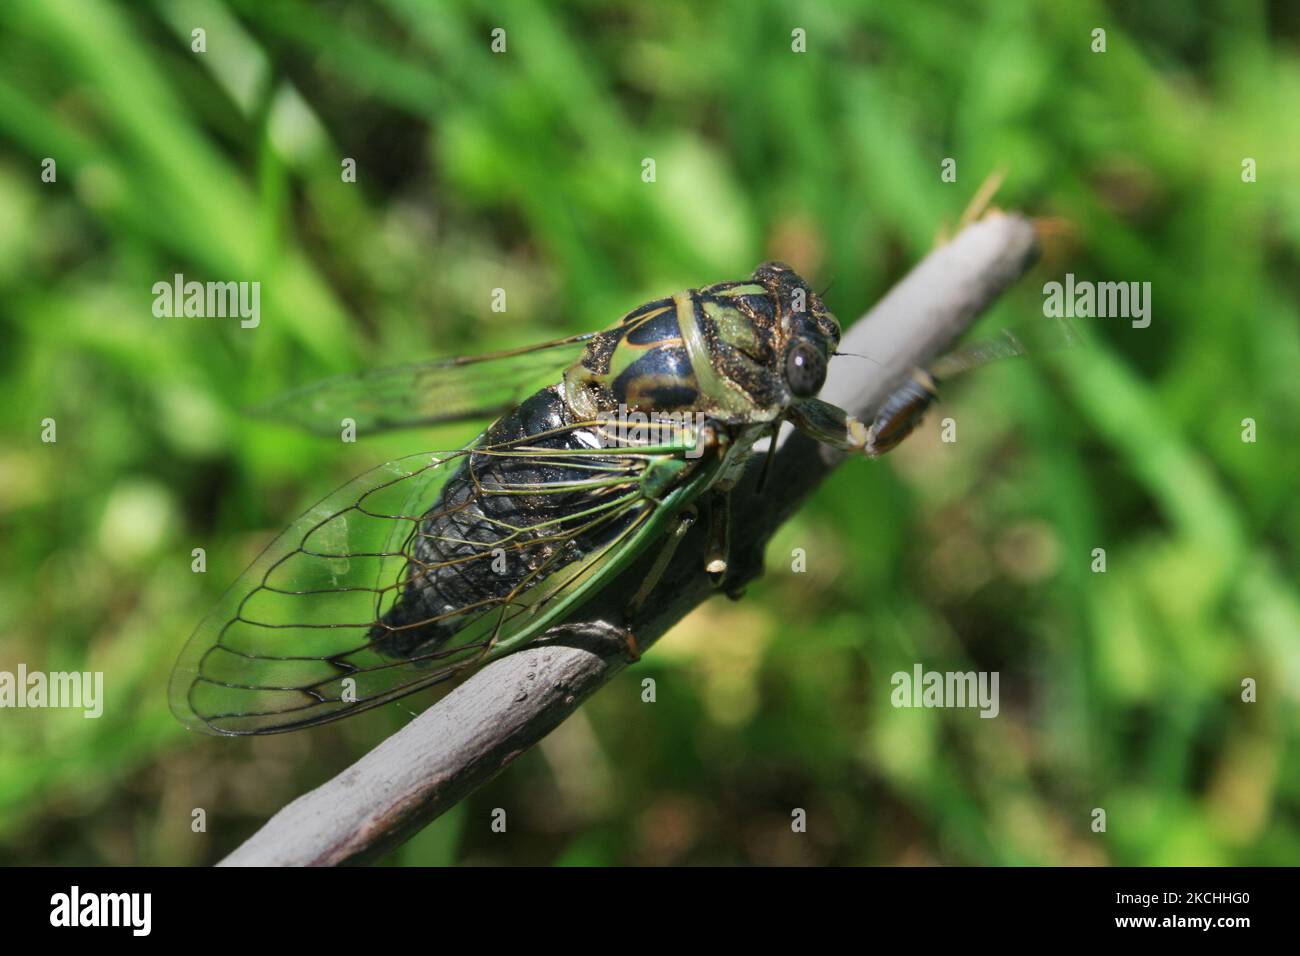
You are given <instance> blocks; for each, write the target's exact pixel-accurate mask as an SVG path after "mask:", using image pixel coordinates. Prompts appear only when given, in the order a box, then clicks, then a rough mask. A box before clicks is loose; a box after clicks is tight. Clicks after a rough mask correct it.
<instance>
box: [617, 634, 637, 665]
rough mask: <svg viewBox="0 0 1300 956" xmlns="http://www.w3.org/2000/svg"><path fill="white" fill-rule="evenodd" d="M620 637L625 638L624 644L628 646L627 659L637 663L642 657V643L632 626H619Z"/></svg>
mask: <svg viewBox="0 0 1300 956" xmlns="http://www.w3.org/2000/svg"><path fill="white" fill-rule="evenodd" d="M619 631H620V632H621V633H620V635H619V636H620V637H621V638H622V639H623V646H624V647H625V648H627V659H628V662H629V663H632V664H635V663H636V662H637V661H639V660H640V659H641V645H640V644H638V643H637V642H636V634H635V633H633V631H632V629H631V628H630V627H623V628H619Z"/></svg>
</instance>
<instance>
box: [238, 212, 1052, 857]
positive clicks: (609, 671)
mask: <svg viewBox="0 0 1300 956" xmlns="http://www.w3.org/2000/svg"><path fill="white" fill-rule="evenodd" d="M1037 248H1038V247H1037V241H1036V236H1035V231H1034V228H1033V225H1032V224H1031V223H1030V222H1029V220H1027V219H1025V218H1024V217H1021V216H1018V215H1004V214H1000V213H995V214H992V215H989V216H987V217H985V218H984V219H982V220H981V221H979V222H977V223H974V224H973V225H970V226H968V227H967V228H966V229H964V230H962V231H961V232H960V233H959V234H958V235H957V236H956V237H955V238H954V239H953V240H952V241H951V242H949V243H948V244H947V245H944V246H941V247H939V248H937V249H935V250H933V251H932V252H931V253H930V254H929V255H927V256H926V257H925V259H924V260H922V261H921V263H920V264H919V265H917V266H916V268H914V269H913V270H912V271H911V272H910V273H908V275H907V276H906V277H904V279H903V280H902V281H901V282H899V283H898V285H896V286H895V287H894V288H893V289H892V290H891V291H890V292H889V294H888V295H886V296H885V297H884V298H883V299H882V300H881V301H880V302H879V304H877V305H876V307H875V308H873V309H872V310H871V311H870V312H869V313H868V314H867V315H866V316H865V317H864V318H863V319H861V320H860V321H858V322H857V323H856V324H854V325H853V326H852V327H851V328H850V329H849V330H848V332H847V333H846V335H845V338H844V341H843V342H842V343H841V345H840V350H841V351H843V352H852V353H856V354H858V355H865V356H869V357H870V359H871V361H870V362H865V363H864V362H862V361H860V360H859V361H848V360H843V359H842V360H840V361H838V362H832V363H831V369H830V375H829V377H828V379H827V382H826V386H825V388H824V389H823V390H822V393H821V396H822V398H824V399H825V400H826V401H828V402H832V403H834V404H836V405H839V406H840V407H842V408H845V409H847V410H848V411H850V412H852V413H854V414H856V415H858V416H859V417H860V418H863V419H864V420H866V421H870V419H871V416H872V413H873V412H874V411H875V410H876V409H877V408H878V407H879V405H880V403H881V402H882V401H883V400H884V398H885V397H886V396H887V395H888V394H889V393H890V392H891V391H892V390H893V389H894V388H895V387H896V386H897V385H898V384H899V383H900V382H901V381H902V380H903V379H905V378H906V377H907V376H908V375H909V374H910V373H911V371H912V369H913V368H915V367H916V366H924V365H926V364H927V363H928V362H930V361H931V360H933V359H934V358H935V357H936V356H938V355H939V354H941V353H942V352H943V351H944V350H945V349H947V348H948V346H949V345H950V344H951V343H952V342H953V340H955V339H956V338H957V337H958V336H959V335H961V334H962V332H964V331H965V330H966V329H967V327H968V326H970V324H971V323H972V322H973V321H974V320H975V318H976V317H977V316H979V315H980V313H982V312H983V311H984V310H985V309H986V308H987V307H988V306H989V305H990V304H991V303H992V302H993V301H994V300H995V299H996V298H997V297H998V296H999V295H1001V294H1002V292H1003V291H1005V290H1006V289H1007V288H1008V287H1009V286H1010V285H1011V284H1012V283H1014V282H1015V281H1016V280H1017V279H1018V278H1019V277H1020V276H1021V275H1022V274H1023V273H1024V272H1025V271H1026V270H1027V269H1028V268H1029V266H1030V265H1031V264H1032V263H1033V261H1034V259H1035V257H1036V255H1037ZM783 438H784V440H783V441H781V442H780V443H779V445H778V448H777V450H776V452H775V456H776V457H775V459H774V460H773V462H772V471H771V475H770V477H769V486H768V488H767V489H766V492H765V493H764V495H763V496H762V497H761V498H760V497H758V496H757V495H756V494H755V482H756V477H757V473H758V470H759V468H760V467H761V465H762V461H761V459H762V458H763V457H764V456H763V455H761V454H760V455H755V458H754V460H753V461H752V462H751V467H750V468H749V469H748V470H747V472H746V475H745V477H744V478H743V479H742V481H741V483H740V484H739V485H738V486H737V488H736V490H735V491H734V492H733V498H732V509H733V514H735V515H738V516H744V520H737V521H734V522H733V528H732V554H731V567H730V568H729V571H728V576H727V580H726V586H725V587H726V590H728V591H733V592H734V591H735V590H737V589H739V588H741V587H743V586H744V585H745V583H746V582H748V581H750V580H752V579H753V578H755V577H757V576H758V575H759V574H760V573H761V572H762V557H763V551H764V547H765V545H766V543H767V541H768V540H769V539H770V538H771V536H772V534H773V533H774V532H775V531H776V529H777V528H779V527H780V525H781V524H782V523H783V522H784V521H785V520H786V519H787V518H788V517H789V516H790V515H791V514H792V513H793V512H794V511H796V510H797V509H798V508H799V506H800V505H801V504H802V502H803V501H804V499H805V498H807V497H808V495H809V494H810V493H811V492H812V491H813V489H814V488H816V487H817V485H818V484H820V483H821V481H822V479H823V478H825V476H826V475H827V474H828V473H829V472H830V470H831V469H832V468H834V467H835V466H836V464H838V463H839V460H840V459H841V458H842V457H843V456H842V455H839V454H838V453H835V452H833V451H831V450H829V449H827V448H826V447H824V446H821V445H818V444H816V443H815V442H812V441H811V440H809V439H808V438H806V437H805V436H803V435H802V434H799V433H793V434H786V435H785V436H783ZM863 467H867V466H866V465H863ZM702 530H703V529H702V528H701V527H699V526H698V525H697V526H696V527H695V528H694V529H693V530H692V531H691V533H690V535H689V536H688V537H687V538H686V539H685V540H684V541H683V543H682V546H681V547H680V548H679V549H678V551H677V553H676V555H675V556H674V559H673V562H672V563H671V564H670V565H669V567H668V570H667V572H666V573H665V574H664V577H663V579H662V581H661V582H660V584H659V586H658V588H657V589H656V591H655V593H654V594H653V595H652V596H651V599H650V600H648V601H647V602H646V603H645V605H644V607H643V609H642V611H641V613H640V614H639V616H638V619H637V620H635V621H634V622H633V629H634V631H635V633H636V637H637V642H638V644H639V645H640V647H641V649H642V650H643V651H644V650H645V649H646V648H648V647H649V646H650V645H651V644H653V643H654V641H655V640H656V639H657V638H658V637H659V636H660V635H661V634H663V633H664V632H665V631H666V630H668V628H670V627H671V626H672V625H673V624H675V623H676V622H678V621H679V620H681V619H682V618H683V617H684V616H685V615H686V614H687V613H689V612H690V610H691V609H692V608H694V607H695V606H696V605H698V604H700V603H701V602H702V601H704V600H705V599H706V598H708V597H709V596H711V595H713V594H716V593H718V591H717V589H715V588H714V587H713V586H712V585H711V583H710V582H709V580H708V578H707V576H706V575H705V574H703V573H702V568H703V554H704V543H703V534H702ZM651 550H653V549H651ZM652 559H653V554H651V555H648V556H647V557H646V558H645V559H644V560H643V561H642V562H640V563H639V565H638V566H635V567H632V568H630V569H629V570H628V571H627V572H626V574H625V575H624V577H623V579H621V580H620V581H617V582H615V583H614V585H613V586H612V587H610V588H607V589H606V590H605V592H604V593H603V594H602V595H600V596H598V597H596V598H594V599H593V600H592V601H591V602H590V603H588V604H587V605H585V606H584V607H583V608H582V609H581V610H580V611H578V613H577V615H576V617H575V619H573V620H571V621H569V622H568V623H567V624H564V625H562V626H560V627H557V628H553V629H552V630H551V631H549V632H548V633H547V635H546V638H545V640H544V641H543V642H542V643H540V644H539V645H537V646H533V647H529V648H528V649H526V650H523V651H519V652H518V653H515V654H511V655H509V656H508V657H505V658H502V659H501V660H499V661H497V662H495V663H493V664H491V665H489V666H488V667H486V668H484V669H483V670H482V671H480V672H479V673H477V674H475V675H474V676H473V677H471V678H470V679H469V680H467V681H466V682H465V683H464V684H462V685H461V686H459V687H457V688H456V689H455V690H453V691H452V692H451V693H450V694H448V695H447V696H446V697H444V698H443V699H442V700H440V701H439V702H438V703H436V704H435V705H434V706H432V707H430V708H429V709H428V710H426V711H425V712H424V713H423V714H421V715H420V716H419V717H417V718H416V719H415V720H413V721H412V722H411V723H410V724H408V725H407V726H406V727H404V728H402V730H400V731H398V732H397V733H396V734H394V735H393V736H391V737H389V738H388V739H387V740H385V741H384V742H383V743H381V744H380V745H379V746H378V747H376V748H375V749H374V750H372V751H371V752H370V753H368V754H366V755H365V756H364V757H362V758H361V759H360V760H359V761H357V762H356V763H355V764H354V765H353V766H352V767H350V768H349V769H348V770H346V771H344V772H343V773H342V774H340V775H338V776H337V777H335V778H334V779H332V780H330V781H328V782H326V783H324V784H322V785H321V786H319V787H317V788H316V789H315V790H312V791H311V792H310V793H307V794H305V795H303V796H302V797H299V798H298V799H297V800H294V801H293V802H292V803H290V804H288V805H287V806H286V807H284V808H283V809H282V810H280V812H279V813H277V814H276V815H275V816H274V817H272V818H271V819H270V820H269V821H268V822H267V823H266V825H265V826H263V827H262V828H261V829H260V830H259V831H258V832H257V833H255V834H254V835H253V836H252V837H251V838H249V840H248V841H247V842H245V843H244V844H243V845H242V846H240V847H239V848H238V849H237V850H235V851H234V852H233V853H231V854H230V856H228V857H227V858H226V859H225V860H223V861H222V863H221V865H223V866H241V865H244V866H331V865H339V864H348V863H359V862H365V861H366V860H370V859H373V858H374V857H376V856H378V855H380V854H382V853H384V852H386V851H388V850H391V849H392V848H393V847H396V846H398V845H400V844H401V843H402V842H404V841H405V840H406V839H408V838H409V837H411V836H412V835H413V834H415V833H416V832H418V831H419V830H420V829H421V828H423V827H424V826H426V825H427V824H429V823H430V822H431V821H432V820H434V819H436V818H437V817H438V816H439V815H441V814H442V813H444V812H446V811H447V810H448V809H450V808H451V807H452V806H454V805H455V804H456V803H457V802H459V801H460V800H462V799H464V798H465V797H466V796H467V795H469V794H470V793H472V792H473V791H474V790H475V789H477V788H478V787H480V786H482V785H483V784H484V783H486V782H487V781H489V780H491V779H492V778H493V777H494V776H496V775H497V774H498V773H500V772H501V770H502V769H504V768H505V767H506V766H507V765H509V764H510V762H511V761H513V760H514V759H515V758H516V757H517V756H519V755H520V754H521V753H523V752H524V751H525V750H527V749H528V748H529V747H531V746H532V745H533V744H535V743H537V742H538V741H539V740H541V739H542V738H543V737H544V736H546V734H548V733H549V732H550V731H551V730H553V729H554V728H555V727H556V726H558V725H559V724H560V722H561V721H563V720H564V719H565V718H566V717H568V716H569V715H570V714H571V713H573V711H574V710H576V709H577V708H578V707H580V706H581V705H582V702H583V701H584V700H586V698H587V697H588V696H589V695H590V694H592V693H593V692H594V691H596V690H597V689H598V688H599V687H601V686H602V685H603V684H605V683H606V682H607V681H609V680H610V679H611V678H612V677H613V676H614V675H615V674H617V673H618V672H619V671H621V670H622V669H623V668H624V667H626V666H627V665H628V660H627V656H626V650H625V648H624V645H623V643H622V642H621V641H620V640H618V639H617V638H616V636H615V633H616V628H615V625H616V624H621V623H622V620H623V613H624V608H625V604H626V600H627V599H626V595H628V594H630V593H632V592H633V591H634V590H635V588H636V583H638V582H639V581H640V580H642V578H643V577H644V575H645V572H646V567H647V565H648V562H649V561H650V560H652Z"/></svg>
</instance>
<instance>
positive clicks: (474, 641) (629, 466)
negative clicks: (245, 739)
mask: <svg viewBox="0 0 1300 956" xmlns="http://www.w3.org/2000/svg"><path fill="white" fill-rule="evenodd" d="M575 427H576V426H575ZM551 437H554V436H551ZM690 447H692V446H691V445H689V444H684V445H683V446H682V448H680V449H675V450H674V449H665V448H663V447H661V446H660V447H654V448H642V449H637V450H626V451H624V450H619V449H608V448H601V447H589V448H581V449H578V448H567V449H563V450H556V449H554V448H547V447H525V446H523V445H521V444H519V443H517V442H516V443H515V444H513V445H510V446H483V445H480V446H474V447H471V448H467V449H462V450H459V451H455V452H449V453H433V454H424V455H415V456H411V457H407V458H401V459H397V460H395V461H392V462H389V463H388V464H386V465H383V466H381V467H379V468H377V469H375V470H374V471H372V472H369V473H367V474H365V475H362V476H361V477H360V478H358V479H356V480H354V481H352V482H350V483H349V484H347V485H345V486H344V487H342V488H340V489H339V490H338V491H337V492H335V493H334V494H332V495H330V496H329V497H328V498H326V499H325V500H324V501H322V502H321V503H320V504H318V505H317V506H316V507H314V508H312V509H311V510H310V511H308V512H307V513H306V514H304V515H303V516H302V517H301V518H299V519H298V520H297V521H296V522H295V523H294V524H293V525H292V526H291V527H290V528H289V529H288V530H286V531H285V532H284V533H283V534H281V535H280V536H279V537H278V538H277V539H276V540H275V541H274V542H273V543H272V544H271V545H270V546H269V547H268V548H267V550H266V551H265V552H264V553H263V554H262V556H261V557H259V558H258V559H257V561H255V562H254V563H253V565H252V566H251V567H250V568H249V569H248V570H247V571H246V572H245V573H244V574H243V576H241V577H240V578H239V580H238V581H236V583H235V584H234V585H233V586H232V587H231V589H230V590H229V591H228V592H227V593H226V595H225V596H224V597H223V598H222V600H221V601H220V603H219V604H218V605H217V607H216V608H215V609H214V610H213V611H212V612H211V614H209V615H208V617H207V618H206V619H205V620H204V621H203V622H202V623H201V624H200V625H199V627H198V629H197V630H196V631H195V633H194V635H193V636H192V637H191V638H190V641H189V643H188V644H187V645H186V648H185V651H184V652H183V654H182V656H181V659H180V660H179V661H178V663H177V665H176V669H175V671H174V673H173V675H172V680H171V688H170V698H171V705H172V710H173V711H174V712H175V713H176V715H177V716H178V717H179V718H180V719H181V721H182V722H183V723H185V724H186V725H187V726H189V727H190V728H192V729H195V730H199V731H203V732H207V733H217V734H233V735H242V734H258V733H274V732H278V731H284V730H293V729H295V728H298V727H305V726H310V725H314V724H319V723H324V722H326V721H329V720H333V719H336V718H338V717H343V716H346V715H348V714H351V713H355V712H357V711H360V710H364V709H367V708H370V707H375V706H377V705H379V704H383V703H385V702H387V701H391V700H394V699H396V698H398V697H400V696H402V695H404V694H408V693H411V692H413V691H416V690H419V689H421V688H423V687H427V686H429V685H432V684H436V683H438V682H440V681H445V680H447V679H448V678H450V677H453V676H455V675H457V674H459V673H462V672H465V671H467V670H468V669H470V668H472V667H474V666H475V665H477V664H480V663H482V662H484V661H485V660H487V659H488V658H489V657H492V656H496V655H497V654H499V653H501V652H503V651H507V650H510V649H514V648H515V647H517V646H519V645H520V644H521V643H526V642H527V641H528V640H531V639H532V637H533V636H535V635H536V634H539V633H541V631H542V630H544V629H545V628H546V627H549V626H550V624H551V623H554V622H557V621H558V620H560V619H561V618H562V616H563V615H564V614H566V613H567V612H568V611H569V610H571V608H572V606H574V604H575V602H576V601H578V600H580V599H582V598H584V597H585V596H587V595H589V593H591V592H593V591H594V590H595V588H596V587H597V586H599V585H600V584H601V583H602V582H603V581H604V580H606V579H607V577H608V575H610V574H612V573H615V572H616V571H617V570H618V569H619V568H620V567H622V566H624V565H625V564H626V562H627V561H628V560H630V559H631V557H632V556H634V555H635V554H636V553H637V552H638V551H639V550H640V548H641V547H642V546H644V545H645V544H646V543H647V542H648V540H650V538H652V537H653V536H654V533H655V532H656V531H657V530H658V529H660V528H662V524H663V521H664V520H666V517H665V516H664V515H663V514H662V512H663V511H664V509H665V508H667V507H669V505H668V504H665V502H666V501H668V500H669V499H670V498H671V496H668V495H664V494H663V493H662V490H660V491H659V492H658V493H657V494H655V495H654V496H651V495H647V493H646V490H645V487H644V482H643V480H642V479H643V478H644V477H645V475H646V473H647V471H648V470H649V469H651V468H652V467H654V464H655V463H656V462H663V461H665V460H666V459H667V458H670V457H672V454H673V452H674V451H681V450H684V449H689V448H690Z"/></svg>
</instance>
